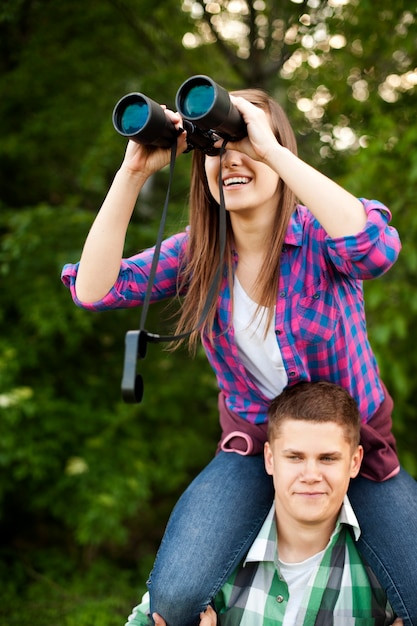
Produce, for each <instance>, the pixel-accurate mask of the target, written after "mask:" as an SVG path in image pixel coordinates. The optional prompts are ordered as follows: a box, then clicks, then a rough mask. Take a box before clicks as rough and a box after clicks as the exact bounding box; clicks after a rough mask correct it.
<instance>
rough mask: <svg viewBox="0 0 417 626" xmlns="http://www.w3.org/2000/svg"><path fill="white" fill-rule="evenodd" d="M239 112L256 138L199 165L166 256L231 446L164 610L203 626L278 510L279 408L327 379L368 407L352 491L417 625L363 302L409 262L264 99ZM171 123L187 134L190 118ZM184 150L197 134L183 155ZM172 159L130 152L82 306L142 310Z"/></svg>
mask: <svg viewBox="0 0 417 626" xmlns="http://www.w3.org/2000/svg"><path fill="white" fill-rule="evenodd" d="M231 99H232V102H233V104H234V105H235V106H236V107H237V109H238V110H239V111H240V113H241V115H242V116H243V118H244V121H245V123H246V126H247V133H248V136H247V137H246V138H245V139H243V140H241V141H239V142H236V143H229V144H227V145H226V149H225V152H224V154H223V155H222V156H205V155H204V154H203V153H202V152H200V151H197V150H196V151H195V152H194V154H193V169H192V178H191V190H190V223H189V228H188V229H187V230H186V231H185V232H182V233H178V234H177V235H174V236H172V237H170V238H168V239H166V240H165V241H164V242H163V244H162V247H161V254H160V260H159V263H158V268H157V272H156V277H155V282H154V287H153V293H152V297H153V300H158V299H163V298H172V297H176V296H181V298H182V300H181V316H180V319H179V323H178V326H177V331H178V332H183V331H190V330H192V331H193V332H192V333H191V336H190V345H191V347H193V346H194V345H195V344H196V341H197V340H198V337H199V336H200V337H201V341H202V343H203V346H204V349H205V351H206V354H207V358H208V359H209V362H210V364H211V365H212V367H213V370H214V372H215V374H216V377H217V381H218V385H219V390H220V393H219V415H220V423H221V426H222V439H221V442H220V444H219V451H218V454H217V455H216V456H215V458H214V459H213V460H212V462H211V463H210V464H209V465H208V466H207V468H205V470H203V472H202V473H201V474H200V475H199V476H198V477H197V478H196V479H195V480H194V481H193V483H192V484H191V485H190V487H189V488H188V489H187V490H186V492H185V493H184V494H183V496H182V497H181V499H180V500H179V502H178V504H177V506H176V507H175V509H174V511H173V513H172V516H171V518H170V521H169V523H168V526H167V529H166V533H165V535H164V538H163V541H162V543H161V547H160V550H159V552H158V556H157V559H156V562H155V566H154V569H153V572H152V574H151V577H150V580H149V581H148V585H149V590H150V596H151V610H152V612H153V611H156V612H157V613H159V614H160V615H161V616H162V617H163V618H165V620H166V622H167V624H168V625H169V626H188V625H193V624H198V623H199V615H200V612H201V611H203V610H204V609H205V607H206V606H207V604H208V603H209V602H210V600H211V598H212V597H213V595H214V594H215V593H216V592H217V591H218V590H219V588H220V587H221V586H222V584H223V583H224V581H225V580H226V579H227V577H228V575H229V574H230V572H231V571H232V570H233V569H234V567H235V566H236V565H237V563H238V562H239V561H240V559H241V557H242V556H243V554H244V553H245V552H246V551H247V549H248V548H249V546H250V545H251V543H252V541H253V539H254V537H255V536H256V534H257V533H258V531H259V528H260V526H261V525H262V523H263V521H264V518H265V516H266V514H267V512H268V511H269V508H270V506H271V502H272V499H273V487H272V484H271V481H270V477H268V476H267V475H266V473H265V470H264V466H263V455H262V450H263V444H264V441H265V439H266V424H265V422H266V419H267V408H268V404H269V400H270V399H271V398H272V397H274V396H276V395H277V394H278V393H280V391H282V390H283V389H284V388H285V387H286V386H287V385H292V384H294V383H295V382H298V381H300V380H313V381H314V380H319V379H327V380H329V381H332V382H335V383H338V384H340V385H342V386H344V387H345V388H346V389H347V390H348V391H349V392H350V394H351V395H352V396H353V397H354V398H355V400H356V401H357V403H358V407H359V410H360V413H361V418H362V423H363V426H362V443H363V445H364V448H365V459H366V460H365V462H364V465H363V470H362V476H361V477H358V478H356V479H355V480H354V481H353V482H352V485H351V488H350V491H349V496H350V499H351V502H352V504H353V506H354V509H355V512H356V515H357V517H358V519H359V523H360V526H361V528H362V537H361V539H360V550H361V552H362V554H363V556H364V557H365V558H366V559H367V560H368V561H369V563H370V565H371V567H372V568H373V570H374V571H375V573H376V574H377V576H378V578H379V580H380V581H381V583H382V585H383V586H384V587H385V589H386V591H387V594H388V597H389V600H390V602H391V604H392V606H393V608H394V610H395V611H396V613H397V614H398V615H399V616H400V617H402V618H403V620H404V624H406V625H407V624H408V625H410V624H417V593H416V589H417V568H416V567H415V563H416V562H417V539H416V537H417V483H416V482H415V481H414V480H413V479H412V478H411V477H410V476H408V475H407V474H406V473H405V472H404V471H403V470H400V468H399V464H398V460H397V456H396V452H395V441H394V439H393V436H392V434H391V411H392V401H391V398H390V396H389V394H388V392H387V390H386V389H385V387H384V385H383V383H382V382H381V380H380V377H379V372H378V366H377V363H376V361H375V357H374V355H373V352H372V349H371V346H370V345H369V341H368V337H367V333H366V322H365V313H364V305H363V291H362V281H363V280H365V279H372V278H376V277H378V276H380V275H381V274H383V273H384V272H386V271H387V270H388V269H389V268H390V267H391V265H392V264H393V263H394V262H395V260H396V258H397V255H398V253H399V250H400V242H399V238H398V234H397V232H396V231H395V229H393V228H392V227H390V226H389V221H390V217H391V216H390V212H389V210H388V209H387V208H386V207H385V206H383V205H382V204H381V203H379V202H377V201H369V200H364V199H361V200H359V199H357V198H355V197H353V196H352V195H351V194H350V193H348V192H347V191H346V190H344V189H342V188H341V187H340V186H339V185H337V184H336V183H334V182H333V181H331V180H329V179H328V178H327V177H325V176H324V175H322V174H321V173H319V172H318V171H317V170H315V169H314V168H312V167H310V166H309V165H307V164H306V163H305V162H303V161H302V160H301V159H299V158H298V156H297V149H296V141H295V138H294V133H293V131H292V129H291V126H290V124H289V122H288V120H287V118H286V116H285V114H284V112H283V111H282V109H281V107H280V106H279V105H278V104H277V103H276V102H275V101H274V100H272V99H271V98H270V97H268V96H267V95H266V94H265V93H264V92H262V91H259V90H245V91H240V92H235V93H234V95H232V96H231ZM165 114H166V115H167V116H168V118H169V120H170V121H171V122H172V123H173V124H174V125H175V126H176V127H177V129H178V130H179V132H180V130H181V118H180V116H179V115H178V114H177V113H174V112H172V111H168V110H166V111H165ZM219 145H220V143H219ZM185 148H186V134H185V132H183V133H182V134H181V135H180V136H179V139H178V144H177V152H178V154H179V153H181V152H183V151H184V150H185ZM169 156H170V151H169V150H165V149H155V148H149V147H146V146H142V145H138V144H135V143H133V142H130V143H129V144H128V147H127V150H126V154H125V158H124V160H123V163H122V165H121V167H120V169H119V171H118V172H117V174H116V176H115V179H114V181H113V184H112V186H111V188H110V190H109V192H108V195H107V197H106V199H105V201H104V203H103V206H102V208H101V210H100V212H99V213H98V215H97V217H96V219H95V221H94V224H93V226H92V228H91V230H90V233H89V235H88V237H87V240H86V243H85V246H84V250H83V253H82V256H81V260H80V263H79V264H77V265H67V266H65V268H64V271H63V280H64V282H65V284H66V285H67V286H69V288H70V289H71V293H72V296H73V298H74V301H75V302H76V304H78V305H79V306H83V307H85V308H89V309H92V310H104V309H108V308H117V307H128V306H137V305H141V304H142V303H143V301H144V295H145V291H146V287H147V282H148V277H149V271H150V266H151V261H152V254H153V251H152V250H147V251H144V252H141V253H140V254H138V255H135V256H133V257H131V258H129V259H123V258H122V254H123V246H124V240H125V234H126V230H127V227H128V223H129V220H130V217H131V215H132V212H133V209H134V206H135V203H136V200H137V197H138V194H139V192H140V190H141V189H142V187H143V185H144V183H145V181H146V180H147V179H148V177H149V176H151V175H152V174H153V173H155V172H156V171H157V170H159V169H160V168H161V167H163V166H165V165H166V164H167V163H168V161H169ZM219 178H221V179H220V181H219ZM220 185H221V191H222V194H223V196H224V203H225V207H226V211H227V237H226V250H225V255H224V271H223V274H222V278H221V281H220V284H219V286H218V291H217V294H216V297H215V298H213V300H212V304H211V307H210V308H209V311H208V313H207V315H206V317H205V321H204V322H203V324H202V325H200V328H199V329H198V330H195V329H196V326H197V325H198V323H199V320H200V318H201V313H202V311H203V310H204V306H205V302H206V300H207V294H208V290H209V286H210V285H211V283H212V279H213V275H214V274H215V272H216V262H215V260H216V259H218V258H219V255H220V242H219V236H218V231H219V229H218V224H219V211H220V204H221V194H220ZM306 207H308V208H306Z"/></svg>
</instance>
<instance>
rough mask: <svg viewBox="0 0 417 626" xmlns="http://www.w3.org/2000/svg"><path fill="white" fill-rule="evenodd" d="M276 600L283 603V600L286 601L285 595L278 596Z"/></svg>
mask: <svg viewBox="0 0 417 626" xmlns="http://www.w3.org/2000/svg"><path fill="white" fill-rule="evenodd" d="M276 600H277V602H278V603H279V604H281V602H284V596H277V598H276Z"/></svg>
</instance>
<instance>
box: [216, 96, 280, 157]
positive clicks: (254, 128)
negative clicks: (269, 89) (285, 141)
mask: <svg viewBox="0 0 417 626" xmlns="http://www.w3.org/2000/svg"><path fill="white" fill-rule="evenodd" d="M230 100H231V102H232V103H233V104H234V106H235V107H236V108H237V109H238V111H239V112H240V114H241V115H242V117H243V119H244V120H245V124H246V129H247V133H248V136H247V137H245V138H244V139H242V140H241V141H235V142H229V143H228V144H227V145H226V149H227V148H229V149H230V150H238V151H239V152H243V153H244V154H247V155H248V156H249V157H251V159H254V160H255V161H262V162H266V160H267V155H268V154H269V153H270V151H271V149H273V148H275V149H276V147H277V139H276V137H275V135H274V133H273V131H272V128H271V123H270V120H269V119H268V116H267V114H266V113H265V111H264V110H263V109H261V108H260V107H257V106H255V105H254V104H252V103H251V102H249V101H248V100H246V99H245V98H242V97H240V96H232V95H231V96H230Z"/></svg>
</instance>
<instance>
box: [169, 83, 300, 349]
mask: <svg viewBox="0 0 417 626" xmlns="http://www.w3.org/2000/svg"><path fill="white" fill-rule="evenodd" d="M232 93H233V95H237V96H241V97H243V98H245V99H246V100H249V101H250V102H252V104H254V105H255V106H258V107H260V108H261V109H263V110H264V111H265V112H266V113H267V114H268V116H269V118H270V121H271V127H272V129H273V131H274V134H275V136H276V138H277V141H279V143H280V144H281V145H282V146H284V147H286V148H288V149H289V150H290V151H291V152H293V153H294V154H297V144H296V139H295V135H294V132H293V130H292V128H291V125H290V123H289V120H288V118H287V116H286V114H285V112H284V110H283V109H282V108H281V106H280V105H279V104H278V103H277V102H276V101H275V100H273V99H272V98H271V97H270V96H269V95H268V94H267V93H265V92H264V91H262V90H260V89H244V90H240V91H234V92H232ZM204 163H205V156H204V154H203V153H202V152H201V151H200V150H195V151H194V153H193V161H192V171H191V186H190V210H189V212H190V214H189V224H190V236H189V242H188V250H187V258H186V263H185V267H184V269H183V271H182V273H181V280H180V282H179V291H181V290H183V292H185V293H186V295H185V297H184V300H183V302H182V306H181V312H180V319H179V322H178V324H177V328H176V333H184V332H187V331H191V330H193V331H194V332H192V333H191V335H190V338H189V345H190V348H195V346H196V341H197V338H198V334H199V331H204V332H205V333H207V334H208V336H209V337H210V339H212V328H213V323H214V318H215V314H216V308H217V299H218V294H219V291H220V284H219V285H218V287H217V292H216V294H215V297H214V298H213V299H212V302H211V306H210V308H209V311H208V314H207V316H206V319H205V321H204V323H203V327H202V328H200V329H199V331H196V330H195V329H196V328H197V325H198V322H199V320H200V317H201V314H202V311H203V309H204V305H205V303H206V300H207V294H208V290H209V286H210V284H211V283H212V280H213V276H214V275H215V272H216V269H217V265H218V263H217V260H218V259H219V256H220V247H219V236H218V231H219V205H218V203H217V202H216V201H215V200H214V198H213V197H212V195H211V194H210V191H209V187H208V183H207V178H206V173H205V167H204ZM279 192H280V193H279V202H278V206H277V211H276V216H275V224H274V228H272V229H271V235H270V238H269V241H267V242H266V252H265V260H264V263H263V267H262V268H261V271H260V273H259V292H258V293H259V294H260V302H261V303H262V305H263V306H266V307H269V314H268V320H267V322H268V323H270V321H271V319H272V316H273V307H274V305H275V301H276V293H277V289H278V279H279V262H280V256H281V250H282V245H283V241H284V237H285V233H286V230H287V226H288V222H289V219H290V216H291V214H292V213H293V211H294V208H295V204H296V198H295V195H294V193H293V192H292V191H291V189H289V187H288V186H287V185H286V184H285V183H284V181H283V180H281V179H280V180H279ZM226 220H227V234H226V249H225V257H224V267H225V268H226V269H227V275H228V280H229V284H230V288H231V293H233V292H232V283H233V271H232V260H233V258H232V246H233V243H232V242H233V232H232V228H231V224H230V219H229V215H228V214H227V216H226Z"/></svg>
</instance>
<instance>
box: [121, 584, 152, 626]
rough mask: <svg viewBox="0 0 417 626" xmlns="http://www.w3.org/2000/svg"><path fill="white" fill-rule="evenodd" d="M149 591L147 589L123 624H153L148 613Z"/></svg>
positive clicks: (147, 625) (134, 625) (142, 625)
mask: <svg viewBox="0 0 417 626" xmlns="http://www.w3.org/2000/svg"><path fill="white" fill-rule="evenodd" d="M149 604H150V602H149V592H148V591H147V592H146V593H145V594H144V595H143V598H142V601H141V603H140V604H138V605H137V606H135V608H134V609H133V610H132V613H131V614H130V615H129V617H128V620H127V622H126V624H125V626H153V620H152V619H151V616H150V614H149V610H150V609H149Z"/></svg>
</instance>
